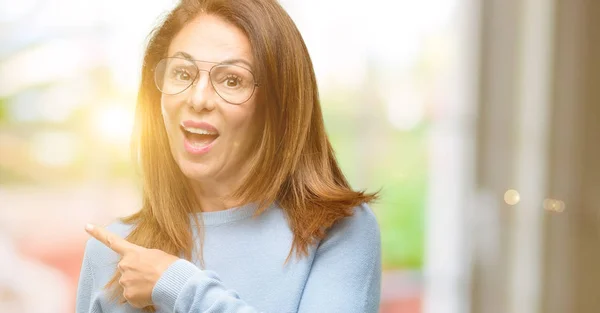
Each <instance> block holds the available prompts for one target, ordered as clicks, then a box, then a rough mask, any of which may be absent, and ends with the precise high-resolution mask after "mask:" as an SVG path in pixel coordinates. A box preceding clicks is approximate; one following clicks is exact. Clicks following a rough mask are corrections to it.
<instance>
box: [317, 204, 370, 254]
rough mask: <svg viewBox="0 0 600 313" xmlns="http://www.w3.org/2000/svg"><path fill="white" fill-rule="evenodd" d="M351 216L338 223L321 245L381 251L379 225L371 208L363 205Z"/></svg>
mask: <svg viewBox="0 0 600 313" xmlns="http://www.w3.org/2000/svg"><path fill="white" fill-rule="evenodd" d="M353 211H354V212H353V213H354V214H352V215H351V216H348V217H345V218H342V219H340V220H339V221H337V222H336V223H335V224H334V225H333V226H332V227H331V228H330V229H329V230H328V232H327V235H326V237H325V238H324V239H323V241H322V242H321V244H320V248H323V246H346V247H348V248H351V247H356V248H358V247H371V248H376V249H379V246H380V241H381V237H380V231H379V223H378V222H377V218H376V216H375V213H374V212H373V210H372V209H371V207H370V206H369V205H368V204H366V203H363V204H361V205H358V206H356V207H354V208H353Z"/></svg>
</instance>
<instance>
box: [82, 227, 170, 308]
mask: <svg viewBox="0 0 600 313" xmlns="http://www.w3.org/2000/svg"><path fill="white" fill-rule="evenodd" d="M85 230H86V231H87V232H88V233H89V234H90V235H92V236H93V237H94V238H96V239H98V240H99V241H100V242H102V243H103V244H104V245H106V246H107V247H109V248H110V249H112V250H113V251H115V252H116V253H118V254H119V255H121V256H122V258H121V262H119V264H118V265H117V267H118V269H119V271H120V272H121V279H119V284H120V285H121V286H123V290H124V291H123V296H124V297H125V299H126V300H127V302H129V304H131V305H132V306H133V307H136V308H144V307H147V306H149V305H152V289H153V288H154V285H156V282H157V281H158V279H159V278H160V277H161V276H162V274H163V273H164V271H166V270H167V268H168V267H169V266H170V265H171V264H173V262H175V261H177V260H178V259H179V258H178V257H176V256H174V255H171V254H168V253H166V252H164V251H162V250H158V249H146V248H144V247H140V246H137V245H135V244H132V243H130V242H128V241H127V240H125V239H123V238H121V237H119V236H117V235H116V234H113V233H111V232H109V231H108V230H106V229H104V228H102V227H98V226H94V225H91V224H88V225H86V227H85Z"/></svg>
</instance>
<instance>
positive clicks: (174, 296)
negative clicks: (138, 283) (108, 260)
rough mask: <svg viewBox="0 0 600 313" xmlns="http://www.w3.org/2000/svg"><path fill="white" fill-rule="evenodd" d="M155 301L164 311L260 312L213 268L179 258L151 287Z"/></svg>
mask: <svg viewBox="0 0 600 313" xmlns="http://www.w3.org/2000/svg"><path fill="white" fill-rule="evenodd" d="M152 302H153V303H154V305H156V306H158V307H159V308H160V309H161V311H162V310H164V311H166V312H174V313H258V312H260V311H258V310H257V309H255V308H254V307H252V306H251V305H249V304H247V303H246V302H244V301H243V300H241V299H240V297H239V296H238V294H237V293H236V292H235V291H233V290H228V289H227V288H225V286H223V284H222V283H221V280H220V279H219V277H218V276H217V274H216V273H215V272H213V271H208V270H201V269H199V268H198V267H196V265H194V264H193V263H191V262H189V261H187V260H184V259H179V260H177V261H175V262H174V263H173V264H171V266H169V268H167V270H166V271H165V272H164V273H163V275H162V276H161V277H160V279H159V280H158V282H156V285H155V286H154V289H153V290H152Z"/></svg>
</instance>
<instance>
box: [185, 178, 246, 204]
mask: <svg viewBox="0 0 600 313" xmlns="http://www.w3.org/2000/svg"><path fill="white" fill-rule="evenodd" d="M191 184H192V188H193V189H194V194H195V195H196V198H197V199H198V202H199V204H200V208H199V209H198V211H202V212H215V211H222V210H226V209H229V208H232V207H235V206H239V204H238V203H236V202H235V201H233V200H231V199H229V196H230V195H231V194H232V193H233V191H234V188H233V187H232V185H231V184H225V183H222V182H218V181H212V180H211V181H206V180H203V181H192V182H191Z"/></svg>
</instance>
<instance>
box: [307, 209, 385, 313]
mask: <svg viewBox="0 0 600 313" xmlns="http://www.w3.org/2000/svg"><path fill="white" fill-rule="evenodd" d="M380 293H381V238H380V232H379V225H378V223H377V220H376V218H375V215H374V214H373V212H372V211H371V209H370V208H369V207H368V206H367V205H366V204H363V205H361V206H359V207H358V208H357V209H356V210H355V213H354V215H353V216H351V217H347V218H345V219H343V220H341V221H340V222H339V223H337V224H336V225H334V227H332V228H331V229H330V230H329V232H328V235H327V237H326V238H325V239H324V240H323V241H322V242H321V243H320V244H319V247H318V248H317V251H316V255H315V259H314V261H313V265H312V269H311V271H310V274H309V276H308V280H307V282H306V285H305V287H304V292H303V294H302V299H301V300H300V306H299V308H298V313H309V312H345V313H359V312H360V313H376V312H378V310H379V299H380Z"/></svg>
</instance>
